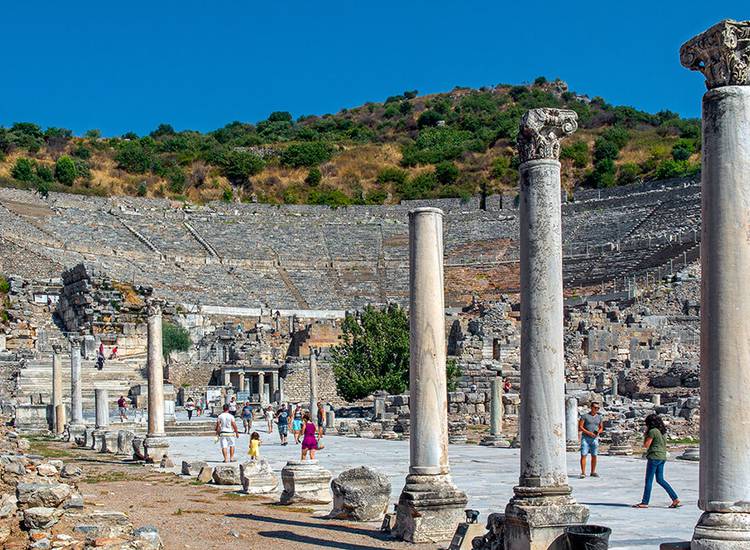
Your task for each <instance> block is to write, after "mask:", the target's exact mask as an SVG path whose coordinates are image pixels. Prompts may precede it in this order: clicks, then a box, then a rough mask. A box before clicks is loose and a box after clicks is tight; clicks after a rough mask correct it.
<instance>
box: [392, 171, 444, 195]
mask: <svg viewBox="0 0 750 550" xmlns="http://www.w3.org/2000/svg"><path fill="white" fill-rule="evenodd" d="M437 187H438V181H437V178H436V177H435V172H422V173H421V174H417V175H416V176H414V177H413V178H410V179H408V180H406V181H404V182H403V183H402V184H400V185H398V186H397V187H396V190H397V191H398V193H399V194H400V195H401V198H403V199H406V200H415V199H424V198H428V197H431V196H432V193H433V191H435V189H437Z"/></svg>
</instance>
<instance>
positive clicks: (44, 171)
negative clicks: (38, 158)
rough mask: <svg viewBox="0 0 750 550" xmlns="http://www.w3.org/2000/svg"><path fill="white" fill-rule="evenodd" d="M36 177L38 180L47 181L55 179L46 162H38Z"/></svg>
mask: <svg viewBox="0 0 750 550" xmlns="http://www.w3.org/2000/svg"><path fill="white" fill-rule="evenodd" d="M36 177H37V178H39V180H40V181H45V182H47V183H50V182H53V181H55V174H54V172H53V171H52V168H50V167H49V165H47V164H42V163H39V164H37V165H36Z"/></svg>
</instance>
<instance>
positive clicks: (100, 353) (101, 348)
mask: <svg viewBox="0 0 750 550" xmlns="http://www.w3.org/2000/svg"><path fill="white" fill-rule="evenodd" d="M99 355H101V356H102V357H104V342H99Z"/></svg>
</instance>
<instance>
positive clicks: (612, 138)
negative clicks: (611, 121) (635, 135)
mask: <svg viewBox="0 0 750 550" xmlns="http://www.w3.org/2000/svg"><path fill="white" fill-rule="evenodd" d="M602 138H604V139H606V140H607V141H609V142H612V143H614V144H615V145H616V146H617V148H618V149H622V148H623V147H625V145H627V143H628V140H629V139H630V132H628V131H627V130H626V129H625V128H621V127H620V126H612V127H611V128H607V129H606V130H604V132H602Z"/></svg>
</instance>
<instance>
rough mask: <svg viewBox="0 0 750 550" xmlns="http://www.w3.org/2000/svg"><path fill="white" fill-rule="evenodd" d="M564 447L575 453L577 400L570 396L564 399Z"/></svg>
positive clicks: (577, 447) (576, 441)
mask: <svg viewBox="0 0 750 550" xmlns="http://www.w3.org/2000/svg"><path fill="white" fill-rule="evenodd" d="M565 447H566V450H568V451H571V452H573V451H577V450H578V449H579V443H578V399H577V398H575V397H573V396H570V397H568V398H566V399H565Z"/></svg>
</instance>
